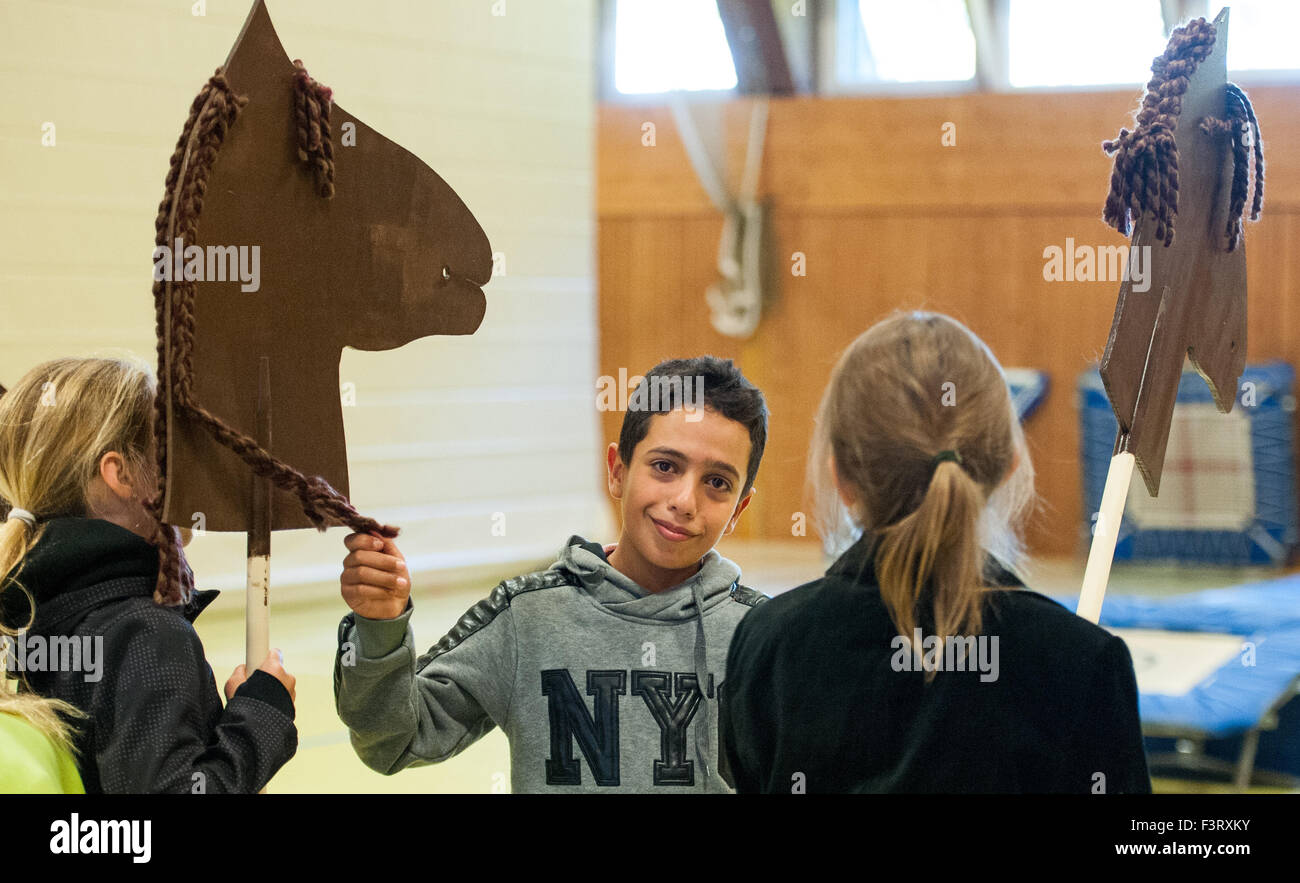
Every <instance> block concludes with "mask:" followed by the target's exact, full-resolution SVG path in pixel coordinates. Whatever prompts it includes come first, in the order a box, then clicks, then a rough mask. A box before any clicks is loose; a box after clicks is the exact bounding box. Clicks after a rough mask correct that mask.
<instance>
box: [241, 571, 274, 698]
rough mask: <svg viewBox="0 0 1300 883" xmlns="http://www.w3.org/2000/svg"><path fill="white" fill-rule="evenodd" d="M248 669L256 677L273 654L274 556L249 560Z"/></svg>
mask: <svg viewBox="0 0 1300 883" xmlns="http://www.w3.org/2000/svg"><path fill="white" fill-rule="evenodd" d="M244 598H245V600H244V614H245V615H244V653H245V656H244V659H245V663H244V669H245V671H246V672H247V673H248V674H249V675H252V674H253V672H255V671H257V669H258V666H260V665H261V664H262V662H263V661H264V660H265V659H266V654H268V653H270V652H271V556H270V555H252V556H250V557H249V559H248V591H247V594H245V596H244Z"/></svg>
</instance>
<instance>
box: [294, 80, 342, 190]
mask: <svg viewBox="0 0 1300 883" xmlns="http://www.w3.org/2000/svg"><path fill="white" fill-rule="evenodd" d="M293 68H294V71H293V112H294V120H295V122H296V123H297V128H298V159H299V160H301V161H302V162H303V163H305V164H307V165H309V166H311V169H312V172H313V173H314V174H315V175H316V190H317V191H318V192H319V193H320V195H321V196H323V197H325V198H326V199H332V198H333V197H334V146H333V143H332V140H331V138H330V103H331V99H332V98H333V92H331V91H330V89H329V88H327V87H326V86H322V85H321V84H320V83H318V82H316V81H315V80H313V79H312V78H311V77H310V76H308V74H307V68H305V67H303V66H302V62H301V61H300V60H298V59H296V58H295V59H294V61H293Z"/></svg>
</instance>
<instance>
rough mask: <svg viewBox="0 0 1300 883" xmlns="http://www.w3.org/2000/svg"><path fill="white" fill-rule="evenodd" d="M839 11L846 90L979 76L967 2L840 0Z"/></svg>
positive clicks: (839, 70) (840, 65) (840, 69)
mask: <svg viewBox="0 0 1300 883" xmlns="http://www.w3.org/2000/svg"><path fill="white" fill-rule="evenodd" d="M836 9H837V18H838V20H837V21H836V28H835V31H836V52H835V58H836V81H837V83H838V84H839V85H840V86H850V87H851V86H864V85H865V86H869V85H872V84H879V83H923V82H928V83H933V82H964V81H971V80H973V79H974V77H975V35H974V33H973V32H972V31H971V26H970V19H969V18H968V16H967V14H966V3H965V0H911V2H908V3H899V2H897V0H839V2H838V3H837V4H836Z"/></svg>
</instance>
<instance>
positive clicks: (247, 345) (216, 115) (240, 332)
mask: <svg viewBox="0 0 1300 883" xmlns="http://www.w3.org/2000/svg"><path fill="white" fill-rule="evenodd" d="M178 240H179V242H178ZM156 245H157V248H156V249H155V252H154V257H155V272H154V279H155V285H154V295H155V305H156V307H157V311H158V329H157V330H158V337H159V341H158V351H159V352H158V355H159V371H158V373H159V395H158V409H159V410H158V415H157V420H156V427H155V428H156V435H157V439H158V442H159V450H158V460H159V467H160V470H161V474H162V477H163V488H164V493H163V495H162V498H161V499H160V500H158V501H155V503H154V512H155V514H156V515H157V516H158V517H159V519H160V523H163V522H165V523H167V524H173V525H180V526H185V527H188V526H191V524H192V522H193V521H194V520H196V519H195V515H196V513H202V516H203V522H204V524H203V527H204V528H205V529H207V530H215V531H247V530H250V528H251V522H252V517H253V516H252V511H253V505H252V498H253V485H254V480H253V476H254V475H258V476H261V477H263V478H268V479H271V480H272V481H273V482H274V485H275V487H276V491H275V493H274V497H273V507H272V511H273V517H272V520H271V527H272V529H274V530H284V529H289V528H301V527H309V526H314V527H318V528H321V529H323V528H324V527H325V526H326V525H328V524H349V525H351V526H353V528H354V529H370V530H375V529H380V528H383V526H382V525H378V524H377V523H376V522H373V521H371V520H369V519H364V518H362V517H361V516H360V515H358V514H357V513H356V511H355V510H354V509H352V507H351V506H350V504H348V502H347V500H346V495H347V493H348V470H347V454H346V446H345V442H344V433H343V415H342V409H341V402H340V394H339V393H340V391H339V376H338V366H339V359H340V356H341V354H342V350H343V347H345V346H351V347H355V348H357V349H362V350H386V349H392V348H395V347H399V346H402V345H403V344H406V343H408V342H410V341H412V340H415V339H417V338H420V337H425V336H428V335H434V334H472V333H473V332H474V331H475V330H476V329H477V328H478V326H479V323H480V322H481V321H482V318H483V313H484V310H485V306H486V303H485V299H484V295H483V292H482V289H481V286H482V285H484V284H486V283H487V281H488V279H489V278H490V276H491V272H492V253H491V248H490V246H489V244H488V240H487V237H486V236H485V235H484V233H483V230H482V229H481V228H480V226H479V224H478V222H477V221H476V220H475V219H474V216H473V215H472V214H471V213H470V211H469V209H468V208H466V206H465V204H464V203H463V202H462V201H461V200H460V198H459V197H458V196H457V195H456V193H455V192H454V191H453V190H452V189H451V188H450V187H449V186H448V185H447V184H446V183H445V182H444V181H443V180H442V179H441V178H440V177H438V175H437V174H435V173H434V172H433V170H432V169H430V168H429V167H428V166H427V165H425V164H424V163H423V162H421V161H420V160H419V159H418V158H417V157H415V156H414V155H412V154H411V153H410V152H408V151H407V150H405V149H403V148H402V147H401V146H399V145H397V144H395V143H393V142H392V141H389V140H388V139H387V138H385V137H383V136H382V135H380V134H379V133H378V132H376V131H374V130H373V129H371V128H369V127H368V126H366V125H365V124H364V123H363V122H361V121H360V120H358V119H357V118H356V117H354V116H352V115H351V114H349V113H347V112H346V111H345V110H343V109H342V108H341V107H339V106H338V105H333V104H332V103H331V94H330V91H329V90H328V89H326V88H324V87H323V86H321V85H320V84H319V83H316V82H315V81H314V80H312V79H311V78H310V77H309V76H308V75H307V73H306V70H305V69H304V68H303V67H302V65H301V63H298V62H294V61H291V60H290V58H289V56H288V55H287V54H286V53H285V51H284V49H283V47H282V46H281V44H280V41H279V38H278V37H277V36H276V33H275V29H274V28H273V27H272V24H271V19H270V16H269V15H268V14H267V11H266V8H265V5H264V4H263V2H262V0H258V2H256V3H255V4H254V6H253V9H252V11H251V13H250V14H249V16H248V19H247V21H246V22H245V23H244V28H243V30H242V32H241V33H240V35H239V38H238V39H237V40H236V42H235V45H234V48H233V49H232V50H231V52H230V56H229V57H228V58H227V60H226V63H225V65H224V66H223V67H221V68H219V69H218V70H217V72H216V74H215V75H214V76H213V77H212V78H211V79H210V80H209V81H208V83H207V84H206V85H205V86H204V88H203V91H202V92H201V93H200V94H199V96H198V97H197V98H196V99H195V101H194V104H193V106H192V108H191V111H190V116H189V120H188V121H187V122H186V125H185V128H184V130H183V131H182V133H181V137H180V139H179V140H178V142H177V145H176V150H175V153H174V154H173V157H172V164H171V169H170V171H169V173H168V177H167V187H166V194H165V196H164V198H163V202H162V205H161V206H160V209H159V215H158V219H157V237H156ZM236 264H238V267H236ZM263 364H266V365H269V372H266V371H265V369H264V368H262V367H261V366H262V365H263ZM263 373H265V374H268V375H269V402H270V410H271V413H272V414H273V421H272V422H273V425H274V432H273V434H272V440H273V444H271V445H266V446H263V445H262V444H261V443H260V442H259V440H258V419H259V418H258V414H259V410H258V401H259V378H261V377H262V376H263ZM262 382H263V383H265V380H263V381H262ZM265 392H266V390H265V389H264V390H263V393H264V394H265ZM383 532H385V533H390V534H392V533H395V530H393V529H391V528H385V529H383ZM160 533H165V532H164V531H161V528H160Z"/></svg>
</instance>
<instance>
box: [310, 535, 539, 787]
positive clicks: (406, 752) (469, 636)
mask: <svg viewBox="0 0 1300 883" xmlns="http://www.w3.org/2000/svg"><path fill="white" fill-rule="evenodd" d="M371 541H373V543H374V545H371ZM379 543H380V541H379V540H377V539H375V538H373V537H368V536H365V535H361V534H353V535H352V536H349V537H348V539H347V544H348V548H349V550H350V551H351V554H350V555H349V556H348V558H347V559H345V561H344V572H343V578H342V586H343V597H344V599H345V600H347V601H348V605H349V606H350V607H352V608H353V609H352V612H351V613H349V614H347V615H346V616H345V617H343V621H342V623H340V626H339V648H338V653H337V655H336V658H335V663H334V697H335V705H336V708H337V710H338V714H339V718H340V719H341V720H342V721H343V722H344V723H345V724H347V726H348V729H349V731H350V733H351V736H352V746H353V748H354V749H355V750H356V752H357V755H358V756H359V757H360V758H361V760H362V761H363V762H364V763H365V764H366V765H367V766H368V767H370V768H371V769H373V770H376V771H378V772H381V773H384V774H385V775H391V774H393V773H395V772H397V771H398V770H401V769H404V768H406V767H408V766H421V765H424V764H430V763H438V762H439V761H442V760H446V759H447V758H448V757H452V756H453V755H456V754H458V753H460V752H461V751H463V750H464V749H465V748H467V747H468V746H469V745H471V744H472V743H473V742H475V741H476V740H477V739H479V738H480V737H482V736H483V735H484V734H486V733H487V732H488V731H489V730H491V729H492V727H493V726H495V725H497V724H502V723H504V722H505V719H506V714H507V713H508V711H509V706H510V695H511V691H512V689H513V685H514V677H515V658H516V657H515V640H514V628H513V623H512V622H511V621H510V610H509V608H508V607H507V606H503V607H501V608H499V609H495V610H493V611H492V613H493V615H492V616H490V617H489V616H475V617H473V618H472V622H469V621H470V620H471V617H469V616H468V615H467V616H466V617H464V618H462V620H461V622H460V623H459V624H458V625H457V626H456V628H454V629H453V630H452V632H451V633H449V634H448V635H447V636H446V637H444V638H443V639H442V640H441V641H439V642H438V644H436V645H435V646H434V647H433V648H432V649H431V650H430V651H429V652H428V653H426V654H425V655H424V656H423V657H421V658H420V659H419V660H418V662H417V660H416V657H415V637H414V634H413V632H412V630H411V627H410V624H409V620H410V616H411V612H412V609H413V608H412V607H411V605H410V601H409V594H410V586H409V581H407V579H406V576H405V574H406V569H405V562H403V561H402V560H401V553H400V552H398V551H397V548H396V546H394V545H393V544H392V541H391V540H387V541H383V549H382V551H380V549H378V548H376V546H378V545H379ZM365 546H371V548H370V549H366V548H365ZM385 558H387V559H391V560H383V559H385ZM398 574H401V577H400V579H402V580H403V581H404V583H405V584H399V583H398V579H399V577H398ZM489 601H490V599H489ZM399 602H400V604H401V605H402V607H401V608H399V610H400V612H398V613H396V614H395V615H394V616H392V617H391V618H382V619H377V618H372V616H371V615H373V614H375V613H391V612H393V609H394V608H395V607H397V605H398V603H399ZM488 603H489V602H486V601H485V602H480V604H479V605H476V608H475V611H478V608H480V607H483V605H484V604H488ZM367 614H371V615H367ZM467 622H469V624H467Z"/></svg>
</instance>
